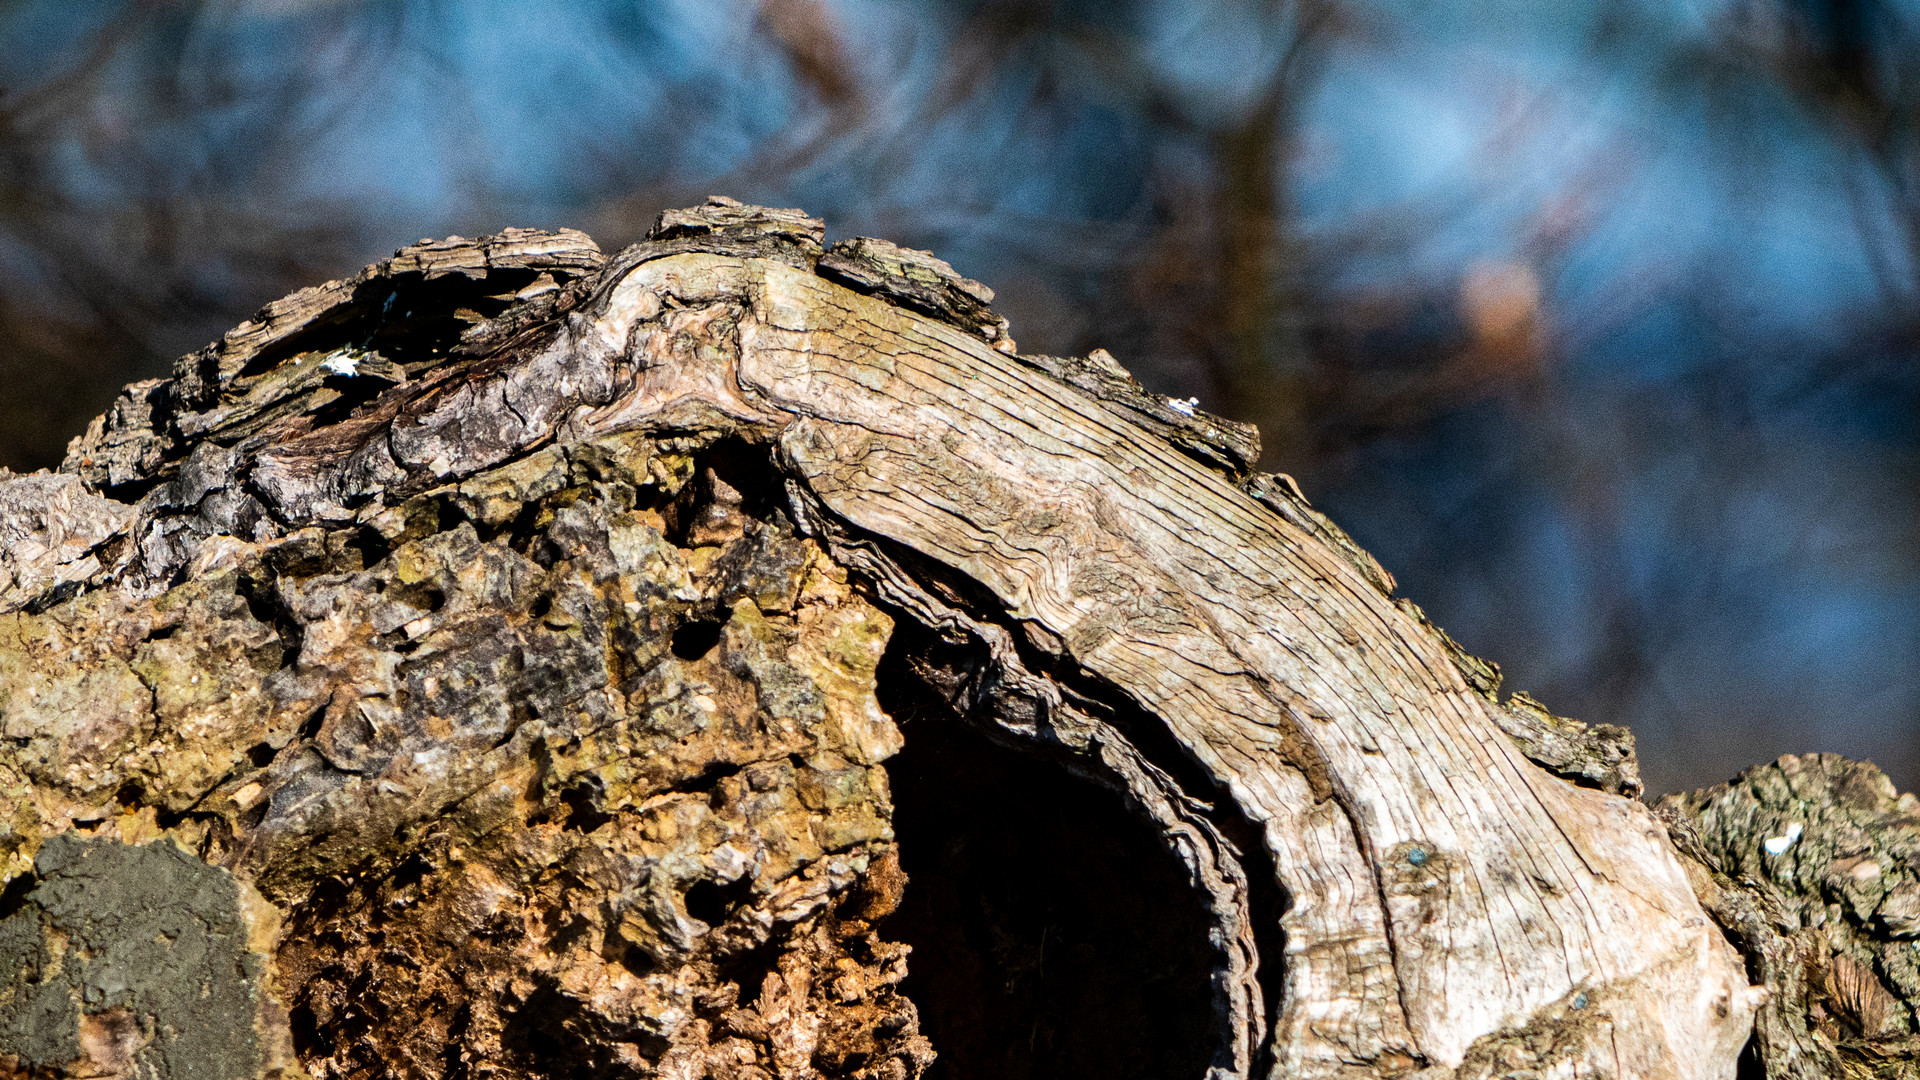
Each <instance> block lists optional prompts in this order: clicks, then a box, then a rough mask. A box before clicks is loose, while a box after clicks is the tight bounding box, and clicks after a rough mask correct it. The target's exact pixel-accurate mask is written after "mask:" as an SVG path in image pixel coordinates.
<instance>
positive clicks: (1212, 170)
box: [0, 0, 1920, 792]
mask: <svg viewBox="0 0 1920 1080" xmlns="http://www.w3.org/2000/svg"><path fill="white" fill-rule="evenodd" d="M709 192H718V193H724V194H730V195H733V196H735V197H738V198H741V199H745V200H748V201H756V202H763V203H769V204H773V205H781V206H799V207H803V208H805V209H806V210H808V211H809V212H811V213H813V214H816V215H821V216H824V217H825V218H826V220H827V224H828V229H829V233H830V235H831V236H832V237H835V238H838V237H844V236H849V235H857V234H865V235H877V236H883V237H887V238H889V239H893V240H896V241H899V242H902V243H905V244H908V245H911V246H914V247H923V248H930V249H933V250H934V251H936V252H937V253H939V254H940V255H942V256H943V257H945V258H947V259H949V260H950V261H951V262H953V263H954V265H955V266H956V267H958V268H959V269H960V270H961V271H962V272H963V273H966V274H968V275H970V276H972V277H976V278H979V279H981V280H984V281H986V282H987V283H988V284H990V285H991V286H993V287H994V288H995V289H996V290H997V291H998V292H999V295H1000V300H999V303H998V305H997V306H998V307H999V309H1000V310H1001V311H1002V312H1003V313H1004V314H1006V315H1007V316H1009V317H1010V318H1011V319H1012V322H1013V330H1014V334H1015V337H1016V338H1017V339H1018V341H1019V343H1020V346H1021V348H1022V349H1023V350H1024V351H1027V352H1051V353H1084V352H1086V351H1087V350H1089V349H1092V348H1095V347H1105V348H1107V349H1109V350H1111V351H1112V352H1113V353H1114V355H1115V356H1116V357H1118V358H1119V359H1120V360H1121V362H1122V363H1124V364H1126V365H1127V366H1128V367H1129V368H1131V369H1132V370H1133V371H1134V373H1135V374H1136V375H1137V376H1138V377H1139V378H1140V379H1141V380H1142V381H1143V382H1144V383H1146V384H1147V386H1148V387H1149V388H1151V389H1154V390H1158V391H1162V392H1165V393H1171V394H1178V395H1182V396H1187V395H1191V396H1196V397H1198V398H1199V399H1200V402H1201V405H1202V407H1204V408H1206V409H1209V410H1212V411H1215V412H1219V413H1224V414H1226V415H1228V416H1232V417H1235V418H1238V419H1242V420H1248V421H1253V422H1255V423H1258V424H1259V425H1260V427H1261V430H1262V431H1263V432H1264V434H1265V438H1266V445H1267V447H1268V450H1267V459H1266V461H1265V463H1264V464H1265V467H1267V468H1270V469H1280V470H1284V471H1286V472H1289V473H1291V474H1292V475H1293V476H1294V477H1296V478H1297V479H1298V480H1299V482H1300V484H1301V485H1302V486H1303V487H1304V488H1305V490H1306V492H1307V494H1308V495H1309V496H1310V497H1311V498H1312V499H1313V500H1314V502H1315V504H1316V505H1317V506H1319V507H1320V508H1321V509H1322V510H1324V511H1326V512H1327V513H1329V514H1331V515H1332V516H1333V517H1334V518H1335V520H1337V521H1339V522H1340V523H1342V524H1343V525H1344V526H1345V527H1346V528H1347V529H1348V530H1349V531H1351V532H1352V533H1353V534H1354V535H1355V536H1356V537H1357V538H1358V539H1359V540H1360V541H1361V542H1362V543H1363V544H1364V545H1365V546H1367V547H1368V548H1369V549H1371V550H1372V551H1374V552H1375V553H1376V554H1377V555H1378V556H1379V557H1380V559H1381V561H1382V562H1383V563H1384V564H1385V565H1386V566H1387V567H1388V568H1389V569H1391V570H1392V571H1393V572H1394V573H1395V574H1396V575H1398V577H1399V579H1400V582H1401V585H1402V592H1403V593H1404V594H1406V595H1408V596H1411V597H1412V598H1413V599H1415V600H1416V601H1418V602H1419V603H1421V604H1422V605H1424V606H1425V607H1426V608H1427V610H1428V611H1429V612H1430V613H1431V614H1432V615H1433V617H1434V619H1435V620H1436V621H1437V622H1439V623H1440V624H1441V625H1443V626H1445V627H1447V628H1448V630H1449V631H1451V632H1452V633H1453V634H1454V636H1455V637H1457V638H1458V639H1459V640H1460V641H1461V642H1463V643H1464V644H1465V645H1466V646H1467V647H1468V648H1470V649H1471V650H1473V651H1475V652H1477V653H1479V654H1481V655H1484V656H1487V657H1490V658H1492V659H1494V660H1496V661H1498V662H1499V663H1500V664H1501V665H1502V666H1503V667H1504V668H1505V670H1506V672H1507V685H1508V687H1509V688H1513V689H1525V690H1528V691H1531V692H1532V693H1534V694H1535V695H1536V696H1538V697H1539V698H1541V699H1542V700H1544V701H1545V702H1547V704H1548V705H1550V706H1551V707H1552V708H1553V709H1555V710H1556V711H1558V712H1561V713H1565V714H1568V715H1572V716H1576V717H1579V718H1581V719H1585V720H1589V721H1609V722H1615V723H1626V724H1631V725H1632V726H1633V728H1634V729H1635V731H1636V732H1637V733H1638V735H1639V739H1640V753H1641V759H1642V769H1643V772H1644V773H1645V775H1646V778H1647V781H1648V787H1649V790H1650V791H1655V792H1657V791H1663V790H1674V789H1678V788H1682V787H1692V786H1697V785H1702V784H1707V783H1712V782H1715V781H1718V780H1721V779H1724V778H1726V777H1727V776H1729V775H1731V774H1732V773H1733V772H1735V771H1736V770H1738V769H1739V768H1740V767H1742V766H1744V765H1747V764H1750V763H1757V762H1761V761H1766V760H1770V759H1771V758H1773V757H1774V756H1776V755H1778V754H1781V753H1786V752H1805V751H1812V750H1833V751H1839V752H1842V753H1845V754H1848V755H1850V756H1854V757H1866V758H1871V759H1873V760H1875V761H1877V762H1878V763H1880V764H1881V765H1882V766H1884V767H1885V768H1887V769H1888V770H1889V771H1890V772H1891V773H1892V774H1893V776H1894V778H1895V779H1896V781H1898V782H1899V783H1900V785H1901V786H1902V787H1903V788H1907V789H1912V788H1914V787H1916V786H1920V520H1917V519H1916V502H1917V499H1920V486H1917V484H1916V481H1920V411H1917V409H1920V366H1917V365H1916V347H1917V346H1920V3H1915V2H1914V0H1691V2H1689V0H1563V2H1561V3H1556V4H1541V3H1538V2H1531V0H1489V2H1484V3H1460V2H1444V0H1419V2H1413V0H1053V2H1042V0H1024V2H1015V0H951V2H936V0H654V2H650V3H649V2H634V0H627V2H619V3H616V2H606V0H503V2H497V3H486V2H471V0H461V2H454V0H439V2H435V0H415V2H388V3H364V4H363V3H342V2H330V0H204V2H186V0H174V2H165V0H146V2H132V3H127V2H118V3H116V2H104V0H103V2H99V3H88V4H74V3H70V2H55V0H0V464H4V465H7V466H9V467H11V468H13V469H16V470H23V469H31V468H36V467H43V466H50V465H54V464H56V463H57V462H58V461H59V459H60V457H61V455H62V452H63V449H64V446H65V442H66V440H67V439H68V438H70V437H71V436H73V435H75V434H77V433H78V432H79V431H80V430H81V429H82V427H83V426H84V425H85V423H86V421H87V419H88V418H89V417H91V416H92V415H93V414H94V413H96V412H98V411H99V410H100V409H101V408H102V407H104V406H105V405H106V404H107V402H108V401H109V399H110V398H111V397H112V395H113V394H114V392H115V391H116V390H117V388H118V387H119V386H120V385H121V384H122V383H123V382H126V381H128V380H131V379H135V378H140V377H146V376H151V375H157V374H162V373H164V372H165V371H167V370H168V365H169V363H170V361H171V359H172V357H174V356H175V355H176V354H179V353H182V352H185V351H188V350H191V349H193V348H196V347H198V346H199V345H201V344H203V343H204V342H206V341H208V340H210V339H212V338H214V337H215V336H217V335H218V334H219V333H220V332H221V331H223V330H224V329H226V328H227V327H229V326H231V325H232V324H234V323H236V322H238V321H239V320H241V319H242V318H244V317H246V316H247V315H248V314H250V313H251V312H252V311H253V310H254V309H255V308H257V307H258V306H260V305H261V304H262V303H264V302H266V301H267V300H270V299H272V298H274V297H277V296H279V295H281V294H283V293H285V292H287V291H289V290H291V289H293V288H295V287H298V286H301V285H307V284H313V283H316V282H319V281H322V280H325V279H328V278H332V277H341V276H345V275H347V274H350V273H352V272H354V271H356V270H357V269H358V268H359V267H360V266H361V265H362V264H363V263H365V262H367V261H370V260H372V259H375V258H379V257H382V256H384V255H385V254H387V253H389V252H390V251H391V250H392V249H394V248H395V247H398V246H400V245H401V244H404V243H408V242H411V241H413V240H415V239H416V238H419V237H423V236H444V235H448V234H452V233H460V234H463V235H469V236H471V235H476V234H481V233H486V232H491V231H495V230H498V229H499V228H501V227H504V226H508V225H533V226H546V227H555V226H561V225H571V226H576V227H579V228H583V229H586V230H587V231H589V232H590V233H592V234H593V235H594V237H595V238H596V239H597V240H598V241H599V242H600V244H601V246H602V247H603V248H606V249H608V250H609V251H611V250H615V249H617V248H619V247H620V246H622V245H624V244H626V243H629V242H631V241H633V240H635V239H637V238H638V237H639V236H641V235H642V234H643V233H644V232H645V230H646V229H647V227H648V226H649V225H650V224H651V222H652V219H653V217H654V215H655V214H657V213H658V212H659V211H660V210H661V209H662V208H664V207H669V206H681V205H690V204H692V203H695V202H697V201H698V200H699V199H700V198H701V197H703V196H705V195H706V194H707V193H709Z"/></svg>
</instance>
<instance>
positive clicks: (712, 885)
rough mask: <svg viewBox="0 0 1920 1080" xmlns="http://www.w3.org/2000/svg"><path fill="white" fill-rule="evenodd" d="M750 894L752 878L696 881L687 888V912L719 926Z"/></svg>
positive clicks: (702, 920)
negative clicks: (723, 883) (733, 880)
mask: <svg viewBox="0 0 1920 1080" xmlns="http://www.w3.org/2000/svg"><path fill="white" fill-rule="evenodd" d="M752 894H753V879H752V878H746V877H743V878H740V879H739V880H737V881H735V882H733V883H732V884H731V885H722V884H720V883H719V882H717V881H714V880H712V879H708V880H706V881H701V882H697V883H695V884H694V886H693V888H691V889H688V890H687V898H686V901H685V903H686V907H687V914H689V915H691V916H693V917H694V918H696V919H699V920H700V921H701V922H703V923H706V924H707V925H708V926H719V925H720V924H721V923H724V922H726V921H727V916H729V915H731V914H733V909H735V908H737V907H739V906H740V905H741V904H742V903H745V902H746V900H747V898H748V897H749V896H751V895H752ZM743 989H744V988H743Z"/></svg>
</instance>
